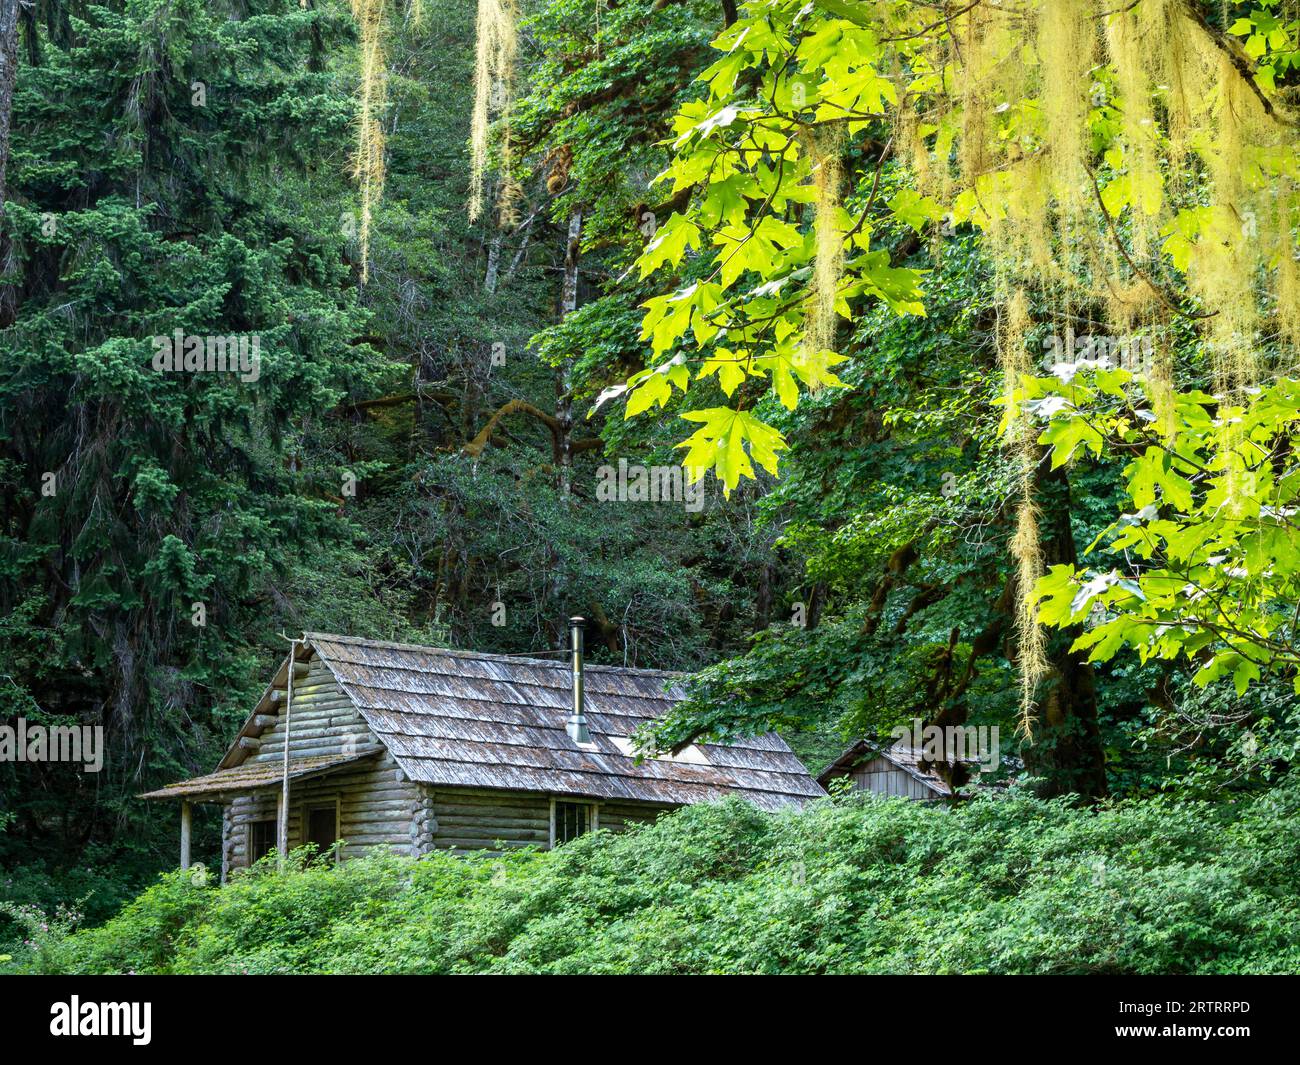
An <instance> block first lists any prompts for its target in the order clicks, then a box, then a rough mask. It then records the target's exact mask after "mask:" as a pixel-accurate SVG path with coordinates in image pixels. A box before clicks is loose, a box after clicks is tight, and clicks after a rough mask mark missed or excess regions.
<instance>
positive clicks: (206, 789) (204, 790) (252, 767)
mask: <svg viewBox="0 0 1300 1065" xmlns="http://www.w3.org/2000/svg"><path fill="white" fill-rule="evenodd" d="M378 753H379V751H377V750H369V751H363V752H362V753H360V754H318V755H313V756H311V757H307V758H290V759H289V779H290V780H302V779H304V778H305V777H314V776H319V775H320V774H321V773H327V772H329V771H330V770H331V769H337V768H338V767H339V766H342V765H349V764H351V763H352V762H359V761H361V760H362V759H363V758H373V757H374V756H375V755H376V754H378ZM283 779H284V763H283V762H281V761H279V760H276V761H274V762H254V763H247V764H245V765H238V766H233V767H232V768H230V769H218V770H217V771H216V772H215V773H208V774H206V775H205V776H201V777H191V778H190V779H189V780H181V781H178V782H177V783H175V784H168V785H167V786H166V787H165V788H159V789H158V790H157V791H146V792H144V793H143V794H142V795H139V796H137V797H138V798H141V799H197V800H198V801H200V802H202V801H204V799H205V798H206V799H207V800H208V801H217V799H218V798H219V797H221V796H224V795H227V794H233V793H238V792H243V791H251V790H254V789H256V788H266V787H271V786H273V785H276V784H279V783H280V781H282V780H283Z"/></svg>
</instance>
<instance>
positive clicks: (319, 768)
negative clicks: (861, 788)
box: [141, 618, 826, 881]
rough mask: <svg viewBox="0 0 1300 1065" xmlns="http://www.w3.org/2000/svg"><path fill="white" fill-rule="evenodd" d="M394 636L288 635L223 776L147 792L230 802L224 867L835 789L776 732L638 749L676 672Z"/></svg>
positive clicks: (559, 836)
mask: <svg viewBox="0 0 1300 1065" xmlns="http://www.w3.org/2000/svg"><path fill="white" fill-rule="evenodd" d="M582 631H583V630H582V619H580V618H575V619H573V624H572V628H571V632H572V647H571V649H570V651H569V652H566V654H568V656H569V658H570V662H569V663H565V662H562V661H561V662H557V661H548V660H546V659H542V658H530V657H522V656H512V655H499V654H480V653H476V652H471V651H460V650H450V649H446V648H435V647H419V646H414V645H411V644H401V643H385V642H381V641H376V640H363V639H354V638H351V637H346V636H333V635H327V634H324V633H316V632H309V633H305V634H304V635H303V637H302V639H301V640H298V641H295V642H294V644H293V650H292V651H291V653H290V654H289V655H287V656H286V658H285V660H284V662H283V663H282V664H281V666H280V668H279V669H278V670H277V672H276V674H275V675H274V677H273V678H272V679H271V682H270V684H268V685H267V687H266V689H265V691H264V692H263V693H262V696H261V698H260V699H259V700H258V702H257V704H256V706H255V707H254V708H253V711H252V713H251V714H249V716H248V720H247V721H246V722H245V723H244V726H243V727H242V728H241V729H240V730H239V734H238V735H237V736H236V737H235V738H234V741H233V742H232V743H231V745H230V748H229V749H228V750H227V751H226V753H225V756H224V757H223V758H222V759H221V762H220V763H219V764H218V766H217V768H216V769H215V770H214V771H213V772H211V773H208V774H206V775H204V776H199V777H194V778H193V779H190V780H184V781H181V782H179V783H176V784H170V785H168V786H167V787H164V788H160V789H158V790H157V791H151V792H147V793H146V794H144V795H142V796H141V798H145V799H151V800H171V801H177V802H179V803H180V807H181V849H180V858H181V866H182V868H187V867H188V866H189V865H190V826H191V806H192V804H194V803H218V804H220V805H221V806H222V822H221V824H222V829H221V876H222V880H223V881H224V880H225V879H226V878H227V877H228V876H229V875H230V873H231V872H232V871H234V870H238V869H244V868H247V867H249V866H250V865H252V864H253V863H254V862H256V861H257V860H258V859H260V858H262V857H264V856H265V855H266V854H268V853H270V852H271V851H272V850H277V851H278V852H279V853H280V854H284V853H286V852H287V851H289V850H292V849H293V848H296V847H299V846H303V845H306V844H315V845H316V847H317V848H318V850H319V851H320V852H321V853H326V852H329V851H330V848H333V847H334V846H335V844H336V843H339V842H340V841H342V844H343V846H340V847H337V848H335V849H334V850H333V851H332V852H331V853H332V854H333V855H334V856H335V858H336V859H338V858H339V856H341V855H343V854H346V856H349V857H351V856H354V855H361V854H365V853H368V852H370V851H372V850H374V849H375V848H389V849H392V850H396V851H399V852H401V853H404V854H409V855H413V856H416V857H419V856H422V855H425V854H428V853H430V852H431V851H434V850H443V851H450V852H452V853H454V854H467V853H471V852H476V851H492V852H498V853H499V852H501V851H502V850H505V849H509V848H517V847H525V846H532V847H539V848H549V847H554V846H556V845H558V844H562V843H565V842H567V841H568V840H570V839H573V838H574V837H576V836H578V835H581V834H582V833H584V832H588V831H592V830H595V829H604V830H608V831H614V832H619V831H622V830H624V829H625V828H627V826H629V825H632V824H636V823H639V822H645V821H651V820H653V819H654V818H656V817H657V816H658V815H659V814H660V813H661V812H663V811H665V810H672V809H675V808H677V807H680V806H684V805H688V804H691V803H700V802H709V801H716V800H719V799H722V798H725V797H727V796H730V795H738V796H740V797H742V798H744V799H747V800H748V801H750V802H752V803H753V804H754V805H756V806H758V807H759V808H760V809H763V810H768V811H775V810H778V809H781V808H782V807H785V806H789V805H801V804H803V803H805V802H807V801H808V800H810V799H814V798H817V797H820V796H823V795H825V794H826V793H825V791H824V790H823V789H822V788H821V786H820V785H818V784H817V782H816V781H814V780H813V779H812V777H811V776H810V775H809V774H808V771H807V770H806V769H805V768H804V766H803V764H802V763H801V762H800V761H799V759H798V758H796V757H795V755H794V754H793V753H792V752H791V751H790V748H789V747H788V746H786V744H785V742H784V741H783V740H782V739H781V738H780V737H779V736H777V735H776V734H774V733H769V734H767V735H764V736H757V737H752V738H748V739H744V740H739V741H736V742H733V743H727V744H713V743H696V744H691V745H689V746H687V747H685V748H683V749H681V750H679V751H677V752H675V753H671V754H662V755H659V756H657V757H645V758H641V757H638V756H637V755H638V752H637V751H636V750H635V749H634V747H633V734H634V733H635V732H636V731H637V729H639V728H640V727H641V726H642V725H645V724H646V723H647V722H650V721H653V720H655V719H657V718H660V717H662V716H663V715H664V714H665V713H666V712H667V711H668V710H670V709H671V708H672V707H673V706H674V705H676V704H677V703H678V702H680V701H681V699H682V698H683V697H684V691H683V688H682V683H681V682H682V677H681V675H680V674H673V673H666V672H661V671H658V670H649V669H632V668H627V667H618V666H603V665H590V664H584V662H583V651H582Z"/></svg>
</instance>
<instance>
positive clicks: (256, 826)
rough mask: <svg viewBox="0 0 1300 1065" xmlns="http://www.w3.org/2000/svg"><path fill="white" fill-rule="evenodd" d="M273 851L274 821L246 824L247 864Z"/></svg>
mask: <svg viewBox="0 0 1300 1065" xmlns="http://www.w3.org/2000/svg"><path fill="white" fill-rule="evenodd" d="M273 850H275V820H274V819H271V820H269V821H250V822H248V864H249V865H252V864H253V863H254V862H255V861H257V860H258V859H259V858H265V857H266V856H267V855H268V854H270V853H271V852H272V851H273Z"/></svg>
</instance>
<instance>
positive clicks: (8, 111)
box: [0, 0, 19, 329]
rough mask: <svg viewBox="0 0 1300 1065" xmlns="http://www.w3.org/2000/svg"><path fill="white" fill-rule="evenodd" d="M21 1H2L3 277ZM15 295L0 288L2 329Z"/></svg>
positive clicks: (8, 246) (8, 247) (8, 245)
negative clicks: (6, 203) (10, 144)
mask: <svg viewBox="0 0 1300 1065" xmlns="http://www.w3.org/2000/svg"><path fill="white" fill-rule="evenodd" d="M18 7H19V0H0V278H6V277H8V276H9V274H10V273H11V265H12V264H11V263H10V262H9V260H10V258H11V256H12V255H13V244H12V242H11V241H10V240H9V236H8V232H9V230H8V226H7V219H6V217H5V195H6V193H7V191H8V185H7V184H6V180H7V177H8V169H9V126H10V120H11V118H12V116H13V108H14V83H15V82H16V81H17V80H18ZM14 305H15V300H14V295H13V291H12V288H11V286H9V285H4V286H3V287H0V329H4V328H6V327H8V326H10V325H12V324H13V320H14Z"/></svg>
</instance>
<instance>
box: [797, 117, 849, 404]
mask: <svg viewBox="0 0 1300 1065" xmlns="http://www.w3.org/2000/svg"><path fill="white" fill-rule="evenodd" d="M808 147H809V154H810V155H811V157H812V160H813V166H812V182H813V187H814V188H815V189H816V190H817V196H816V199H814V201H813V229H814V234H815V238H816V253H815V256H814V259H813V274H812V286H811V288H812V291H811V295H810V298H809V301H808V309H807V311H806V312H805V317H804V339H803V344H804V358H805V359H807V360H808V361H809V362H810V363H813V364H814V365H816V366H817V368H818V369H825V352H827V351H833V350H834V348H835V301H836V299H837V298H838V293H839V285H840V278H841V276H842V275H843V273H844V225H843V222H842V220H841V215H842V214H843V207H842V203H841V196H842V189H843V186H844V161H843V155H842V152H843V144H842V138H841V137H840V136H839V135H838V134H837V133H834V132H832V133H828V134H825V135H823V136H821V137H815V136H810V137H809V138H808ZM820 379H821V374H820V373H819V372H815V371H814V372H813V373H811V374H810V376H809V380H810V387H811V388H812V389H814V390H815V389H816V388H817V387H818V385H819V383H820Z"/></svg>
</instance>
